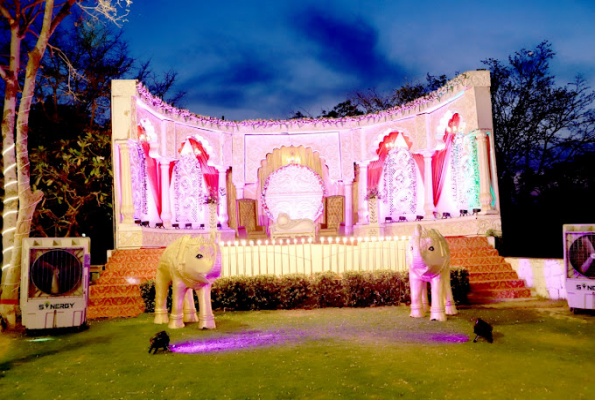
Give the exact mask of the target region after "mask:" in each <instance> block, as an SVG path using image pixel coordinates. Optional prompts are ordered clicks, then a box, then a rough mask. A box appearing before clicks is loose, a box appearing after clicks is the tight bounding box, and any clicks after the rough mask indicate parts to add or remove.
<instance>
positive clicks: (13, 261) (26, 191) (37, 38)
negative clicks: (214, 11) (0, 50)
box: [0, 0, 131, 326]
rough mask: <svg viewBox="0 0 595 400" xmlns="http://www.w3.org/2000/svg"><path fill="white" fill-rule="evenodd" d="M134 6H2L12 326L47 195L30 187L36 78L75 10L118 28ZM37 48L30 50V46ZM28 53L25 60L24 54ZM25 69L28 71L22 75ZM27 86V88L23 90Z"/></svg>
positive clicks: (38, 2)
mask: <svg viewBox="0 0 595 400" xmlns="http://www.w3.org/2000/svg"><path fill="white" fill-rule="evenodd" d="M130 4H131V0H97V1H83V0H63V1H60V2H58V3H56V2H55V1H54V0H13V1H10V2H1V3H0V15H1V16H2V19H3V24H6V26H8V28H9V31H10V52H9V54H7V55H5V56H3V57H2V59H1V60H0V77H1V78H2V79H3V81H4V87H5V92H4V110H3V114H2V147H3V152H2V154H3V161H4V171H3V173H4V187H5V194H4V202H3V203H4V212H3V232H2V245H3V263H2V286H1V287H0V290H1V291H2V293H0V315H2V316H3V317H4V318H5V319H6V320H7V321H8V323H9V324H10V325H11V326H14V324H15V322H16V311H17V308H18V286H19V281H20V259H21V246H22V240H23V238H25V237H27V236H28V235H29V231H30V229H31V219H32V217H33V213H34V211H35V207H36V206H37V204H38V203H39V202H40V201H41V199H42V197H43V193H42V192H41V191H32V190H31V186H30V171H29V168H30V167H29V153H28V148H27V141H28V125H29V111H30V109H31V105H32V102H33V99H34V94H35V85H36V78H37V73H38V71H39V67H40V65H41V60H42V58H43V56H44V54H45V51H46V49H47V47H48V43H49V40H50V38H51V37H52V35H53V34H54V33H55V31H56V29H57V28H58V26H59V25H60V24H62V23H63V22H64V21H66V20H68V17H69V15H70V14H71V12H72V9H73V7H74V6H79V7H80V8H81V10H83V11H84V12H86V13H88V14H89V15H92V16H93V17H95V18H99V17H101V16H103V17H106V18H107V19H109V20H111V21H115V22H117V21H118V20H120V19H121V16H119V15H118V11H119V9H120V7H123V8H125V9H126V10H127V9H128V7H129V6H130ZM29 42H30V43H32V45H31V46H32V47H31V49H30V50H29V49H28V48H27V47H26V46H25V45H26V44H28V43H29ZM24 49H25V50H29V51H28V53H27V54H26V55H25V54H24V52H23V50H24ZM23 65H25V69H24V71H23V68H22V67H23ZM20 80H22V84H20V82H19V81H20Z"/></svg>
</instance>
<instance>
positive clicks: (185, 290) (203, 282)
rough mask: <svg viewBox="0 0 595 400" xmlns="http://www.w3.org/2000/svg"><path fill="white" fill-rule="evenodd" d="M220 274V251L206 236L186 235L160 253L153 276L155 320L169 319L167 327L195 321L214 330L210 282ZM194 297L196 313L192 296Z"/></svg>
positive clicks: (161, 321) (161, 322)
mask: <svg viewBox="0 0 595 400" xmlns="http://www.w3.org/2000/svg"><path fill="white" fill-rule="evenodd" d="M220 275H221V252H220V251H219V245H218V244H217V243H216V241H215V235H214V234H212V235H211V236H210V238H208V239H203V238H202V237H201V238H192V237H190V235H186V236H184V237H181V238H180V239H178V240H176V241H175V242H173V243H172V244H170V245H169V246H167V248H166V249H165V251H164V252H163V255H162V256H161V259H160V260H159V266H158V267H157V277H156V278H155V321H154V322H155V323H156V324H165V323H168V322H169V325H168V327H169V328H170V329H177V328H183V327H184V322H197V321H198V322H199V327H200V328H201V329H214V328H215V317H214V315H213V309H212V308H211V285H212V284H213V282H214V281H215V279H217V278H218V277H219V276H220ZM170 284H171V285H172V307H171V308H172V309H171V317H170V318H169V319H168V316H167V293H168V289H169V285H170ZM192 290H195V291H196V295H197V296H198V306H199V316H197V315H196V307H195V306H194V296H193V293H192Z"/></svg>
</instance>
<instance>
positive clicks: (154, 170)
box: [138, 125, 161, 215]
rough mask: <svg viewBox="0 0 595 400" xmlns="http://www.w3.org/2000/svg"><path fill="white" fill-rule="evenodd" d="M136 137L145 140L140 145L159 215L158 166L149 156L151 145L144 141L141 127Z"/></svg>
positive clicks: (144, 137)
mask: <svg viewBox="0 0 595 400" xmlns="http://www.w3.org/2000/svg"><path fill="white" fill-rule="evenodd" d="M138 137H139V139H141V138H143V139H145V140H141V141H140V144H141V147H142V149H143V153H144V155H145V163H146V165H147V179H148V180H149V182H150V187H151V189H150V190H151V195H152V196H153V199H154V200H155V205H156V206H157V213H158V214H159V215H161V196H160V195H159V193H160V190H159V165H157V162H156V161H155V159H154V158H153V157H151V156H150V155H149V150H150V149H151V145H150V144H149V143H147V141H146V135H145V130H144V128H143V127H142V126H140V125H139V126H138Z"/></svg>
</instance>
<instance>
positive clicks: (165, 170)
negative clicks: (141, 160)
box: [159, 159, 172, 228]
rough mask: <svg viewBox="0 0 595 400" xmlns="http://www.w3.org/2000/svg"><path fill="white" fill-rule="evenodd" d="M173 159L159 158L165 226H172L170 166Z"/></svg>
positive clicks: (162, 217)
mask: <svg viewBox="0 0 595 400" xmlns="http://www.w3.org/2000/svg"><path fill="white" fill-rule="evenodd" d="M170 163H171V161H170V160H167V159H160V160H159V167H160V168H161V222H163V226H164V227H165V228H171V217H172V215H171V209H170V205H171V202H170V197H169V196H170V190H169V185H170V182H169V166H170Z"/></svg>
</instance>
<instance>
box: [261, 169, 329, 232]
mask: <svg viewBox="0 0 595 400" xmlns="http://www.w3.org/2000/svg"><path fill="white" fill-rule="evenodd" d="M324 194H325V188H324V183H323V182H322V178H321V177H320V176H319V175H318V174H317V173H316V172H314V171H313V170H311V169H310V168H308V167H304V166H303V165H293V164H292V165H286V166H285V167H281V168H279V169H277V170H276V171H275V172H273V173H272V174H270V175H269V177H268V178H267V180H266V182H265V185H264V189H263V192H262V201H263V208H264V211H265V213H266V214H267V216H268V217H269V218H271V219H272V220H273V221H276V220H277V217H278V216H279V214H281V213H285V214H287V215H289V218H290V219H303V218H306V219H309V220H312V221H316V220H317V219H318V217H319V216H320V214H322V206H323V202H322V200H323V197H324Z"/></svg>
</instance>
